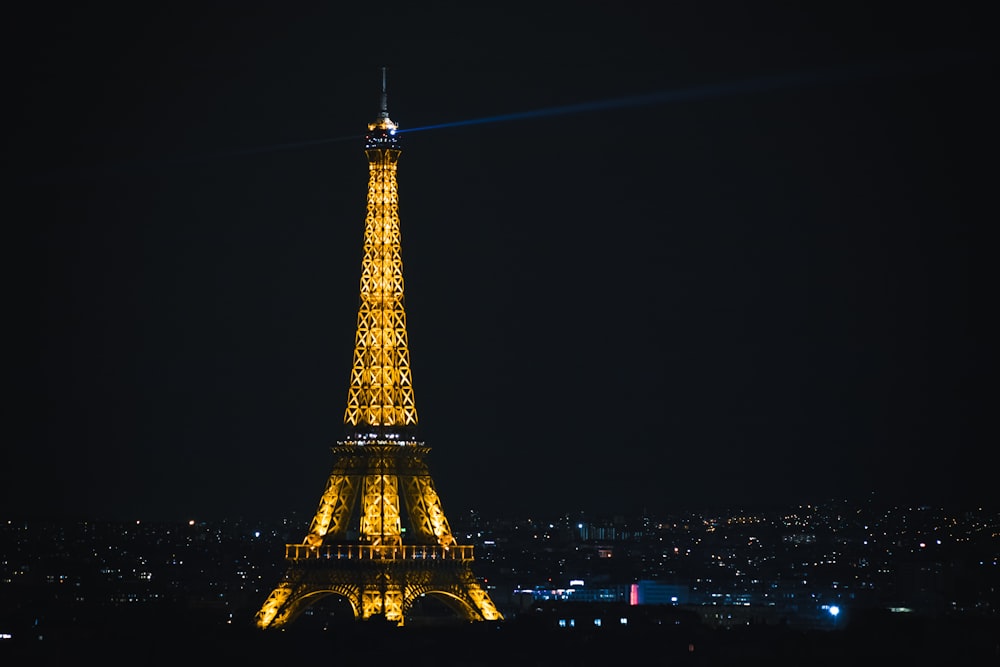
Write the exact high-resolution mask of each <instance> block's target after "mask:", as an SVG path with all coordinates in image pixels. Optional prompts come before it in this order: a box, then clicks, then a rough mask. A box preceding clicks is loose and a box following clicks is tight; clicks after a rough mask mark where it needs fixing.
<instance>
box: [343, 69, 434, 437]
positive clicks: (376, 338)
mask: <svg viewBox="0 0 1000 667" xmlns="http://www.w3.org/2000/svg"><path fill="white" fill-rule="evenodd" d="M396 129H397V126H396V124H395V123H394V122H392V120H390V119H389V111H388V109H387V105H386V70H385V68H382V97H381V109H380V111H379V116H378V118H377V119H376V120H375V122H373V123H369V124H368V130H369V132H368V135H367V136H366V138H365V154H366V155H367V156H368V205H367V211H366V214H365V236H364V257H363V259H362V262H361V298H360V305H359V306H358V326H357V332H356V334H355V338H354V361H353V363H352V365H351V383H350V388H349V389H348V393H347V410H346V411H345V412H344V423H345V424H346V425H347V426H348V427H349V428H351V429H352V430H353V431H354V432H355V433H364V432H366V431H370V432H375V433H377V434H378V435H380V436H381V435H383V434H384V432H385V431H386V430H387V429H388V430H389V431H390V432H397V433H398V432H399V431H400V430H402V429H406V428H408V427H414V426H416V424H417V409H416V404H415V402H414V398H413V378H412V375H411V372H410V350H409V343H408V340H407V334H406V311H405V309H404V307H403V260H402V254H401V252H400V234H399V191H398V187H397V184H396V166H397V163H398V160H399V156H400V153H401V150H400V148H399V144H398V140H397V138H396Z"/></svg>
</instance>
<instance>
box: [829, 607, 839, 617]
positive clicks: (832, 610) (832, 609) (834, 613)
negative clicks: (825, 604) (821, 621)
mask: <svg viewBox="0 0 1000 667" xmlns="http://www.w3.org/2000/svg"><path fill="white" fill-rule="evenodd" d="M829 612H830V616H837V615H838V614H840V607H838V606H837V605H831V606H830V609H829Z"/></svg>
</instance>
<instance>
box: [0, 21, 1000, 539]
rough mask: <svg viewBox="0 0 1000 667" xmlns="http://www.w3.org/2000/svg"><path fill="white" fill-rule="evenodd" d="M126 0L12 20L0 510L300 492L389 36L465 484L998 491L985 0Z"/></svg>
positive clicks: (936, 493) (171, 510)
mask: <svg viewBox="0 0 1000 667" xmlns="http://www.w3.org/2000/svg"><path fill="white" fill-rule="evenodd" d="M88 11H89V10H88ZM129 11H131V12H134V13H132V14H125V15H122V14H116V15H114V16H111V15H110V14H109V15H108V16H101V15H100V13H99V12H98V13H94V14H90V15H88V16H84V10H74V9H67V13H65V14H63V15H62V17H61V18H60V19H48V18H46V19H44V20H42V19H41V18H40V17H25V19H26V20H25V23H24V25H26V27H27V28H28V33H29V34H31V35H32V36H34V37H35V38H36V40H37V42H36V43H33V44H32V45H31V46H30V47H25V57H24V58H23V59H22V60H21V62H22V63H23V64H22V67H21V71H20V72H19V73H18V78H17V79H16V83H17V90H18V91H19V93H20V95H19V103H20V107H19V108H20V112H21V114H20V116H21V117H20V124H19V126H18V127H19V129H20V136H19V138H18V142H17V145H16V147H15V151H14V153H13V155H14V156H15V158H16V160H17V161H18V164H19V166H20V167H21V169H20V171H19V173H18V175H17V176H16V178H15V179H14V184H15V190H16V191H15V194H16V196H17V197H18V201H19V202H22V203H25V204H29V203H30V204H31V206H29V207H27V208H23V209H22V210H26V211H27V213H26V214H25V215H26V219H25V223H24V225H23V226H22V227H20V228H19V230H20V231H17V232H16V233H17V234H18V236H17V237H15V241H16V242H15V243H14V244H13V245H12V247H16V248H18V249H23V250H24V252H23V254H22V259H21V261H20V262H18V263H17V264H16V268H14V270H13V271H11V275H10V276H9V280H8V284H9V285H11V286H12V287H13V291H14V294H13V296H14V299H15V306H16V307H17V313H19V314H21V313H23V315H22V316H20V317H19V318H18V319H17V322H18V323H19V325H20V327H19V330H18V332H19V337H18V342H19V343H21V345H20V346H19V347H18V348H16V349H17V350H18V351H19V352H18V354H17V357H18V358H17V364H16V372H15V373H14V375H13V379H14V381H15V383H16V384H17V387H18V388H19V389H20V392H19V394H18V395H19V396H20V397H21V399H22V400H23V404H22V403H18V410H17V411H18V413H19V416H20V417H21V418H23V419H24V421H23V426H24V427H25V428H24V429H22V431H23V434H22V435H20V436H17V437H15V438H14V439H13V441H12V442H13V443H14V444H12V446H11V449H12V450H13V451H12V456H13V463H12V464H11V465H8V466H5V472H6V474H5V478H4V487H5V492H4V495H3V496H2V499H3V502H2V504H0V509H2V510H3V511H4V514H8V515H22V514H62V513H79V514H84V515H94V516H99V517H102V518H122V519H129V518H150V519H154V518H182V517H187V516H191V517H195V518H197V517H206V518H213V517H215V518H218V517H223V516H236V515H241V516H244V515H246V516H281V515H285V514H288V513H289V512H294V513H296V514H299V515H302V516H305V517H308V516H309V515H310V513H311V512H312V511H313V510H314V509H315V504H316V501H317V498H318V497H319V494H320V493H321V491H322V488H323V484H324V481H325V479H326V478H327V476H328V474H329V472H330V467H331V466H332V464H333V456H332V455H331V453H330V451H329V447H330V446H331V445H333V444H334V442H335V441H336V440H338V439H342V438H343V436H344V432H345V429H344V425H343V421H342V417H343V411H344V406H345V401H346V398H347V388H348V377H349V370H350V361H351V351H352V341H353V336H354V329H355V318H356V315H357V299H358V278H359V275H360V261H361V240H362V239H361V234H362V231H363V229H364V204H365V179H366V166H365V158H364V152H363V134H364V130H365V124H366V123H367V122H368V121H369V120H370V119H371V117H372V116H373V114H374V113H375V112H376V111H377V104H378V92H379V68H380V67H381V66H387V67H388V68H389V69H388V71H389V75H388V102H389V111H390V113H391V115H392V118H393V120H395V121H396V122H397V123H399V124H400V126H401V130H402V131H403V134H402V139H401V141H402V149H403V154H402V157H401V160H400V165H399V187H400V218H401V227H402V241H401V245H402V254H403V274H404V277H405V280H406V292H405V297H406V309H407V317H408V332H409V337H410V351H411V354H412V368H413V376H414V392H415V398H416V405H417V410H418V413H419V415H420V431H419V433H420V437H421V439H422V440H424V441H426V443H427V445H428V446H430V447H431V454H430V455H429V457H428V461H427V462H428V465H429V467H430V471H431V473H432V475H433V476H434V480H435V482H436V484H437V486H438V490H439V491H440V494H441V498H442V502H443V505H444V510H445V512H446V513H448V514H449V515H452V514H454V513H457V512H461V511H464V510H465V509H466V508H481V509H482V510H483V511H484V512H489V513H492V514H496V513H498V512H500V511H509V512H512V513H516V512H523V511H524V510H526V509H528V508H536V507H547V508H551V511H552V512H563V511H574V510H585V511H591V512H594V511H597V510H599V509H600V508H607V507H613V508H618V509H619V510H620V511H623V512H625V511H634V510H636V509H638V508H640V507H649V508H651V509H653V510H656V511H662V510H663V509H665V508H669V507H700V506H708V505H733V504H744V505H748V506H755V505H757V506H759V505H774V504H783V503H794V502H810V501H818V500H822V499H826V498H830V497H855V498H857V497H865V496H867V495H868V494H870V493H872V492H874V493H875V494H876V495H877V496H878V497H879V498H884V499H885V500H886V501H887V502H901V503H906V502H914V503H919V504H924V503H926V504H936V503H940V504H957V505H969V504H983V503H990V502H994V503H995V500H996V494H995V491H994V490H993V487H992V485H991V483H990V480H989V479H988V476H987V475H988V472H987V469H986V468H987V467H986V461H988V460H989V457H988V456H986V455H985V452H986V451H987V447H988V446H989V445H990V443H991V442H992V440H991V437H990V435H991V434H990V432H989V430H988V428H987V424H986V422H985V420H983V419H982V412H983V411H984V409H985V399H984V397H983V394H982V393H980V392H981V389H980V388H979V385H981V384H982V383H983V382H989V381H990V380H991V379H992V377H993V370H992V349H991V344H990V343H989V341H988V337H987V335H986V331H985V328H984V327H985V322H986V318H985V316H984V315H982V314H981V313H982V311H983V310H984V309H985V310H988V306H987V302H985V296H986V289H985V287H984V285H985V284H986V283H987V282H988V275H989V274H991V273H992V271H990V270H989V268H988V265H987V264H986V262H985V258H984V253H985V247H984V245H983V239H982V238H981V235H982V234H983V233H984V231H985V230H984V227H985V225H986V223H987V222H988V221H989V220H991V219H992V217H995V215H994V216H991V215H990V212H993V211H995V204H994V203H993V202H992V201H991V200H990V198H989V196H988V194H989V192H988V190H987V188H988V183H989V179H988V177H987V174H986V172H982V171H979V170H978V169H977V168H975V167H973V165H974V164H976V163H977V162H982V161H983V159H984V158H986V157H989V156H990V155H991V152H992V151H991V150H990V149H991V148H992V147H993V146H994V145H995V144H994V143H993V141H994V137H993V130H992V117H993V116H992V112H993V111H995V105H992V106H991V104H992V103H990V102H988V101H987V97H988V88H989V86H988V79H987V78H986V77H987V73H988V72H989V71H991V67H992V66H993V65H995V61H994V60H991V59H990V58H989V57H987V54H988V53H990V52H988V51H987V49H986V48H985V45H986V35H985V29H984V28H983V27H982V26H983V24H982V23H981V22H980V23H977V20H978V19H979V17H977V16H976V13H975V12H974V11H972V10H971V9H969V8H965V7H962V6H959V7H957V8H954V9H952V10H950V12H951V13H946V14H944V15H942V14H939V13H935V14H933V15H931V14H930V13H928V14H920V13H919V12H918V11H917V10H914V13H911V14H909V15H907V16H905V17H901V16H898V15H897V14H896V13H894V12H889V11H886V12H885V14H880V13H879V12H878V10H872V9H869V10H868V11H869V12H870V14H869V15H867V16H859V15H857V14H854V13H852V11H851V10H848V9H842V10H840V11H834V10H828V11H823V10H812V11H811V12H808V11H805V10H788V9H778V8H776V7H758V8H755V9H749V8H737V7H732V8H727V11H726V12H724V13H721V14H720V15H708V14H702V13H699V12H698V11H695V10H691V11H689V12H684V11H681V10H674V11H675V12H676V13H675V14H674V15H672V16H671V17H670V19H671V20H666V21H664V22H662V23H661V22H654V21H653V17H652V16H650V15H647V14H646V13H645V12H644V11H642V10H639V9H631V10H629V9H615V10H611V9H606V8H598V7H597V6H596V5H595V6H591V5H584V6H583V7H582V8H581V9H579V10H578V11H576V12H573V13H565V14H564V13H561V12H558V11H552V13H551V14H548V13H546V11H544V10H542V11H538V12H536V13H534V14H532V15H531V17H532V20H531V21H527V20H526V19H527V17H528V16H529V15H528V14H526V13H520V12H514V13H513V14H512V15H511V16H509V17H500V16H497V15H488V14H474V13H468V14H467V13H464V12H459V13H448V12H442V13H440V14H431V13H427V14H424V13H421V12H420V11H418V10H415V9H409V10H400V11H399V12H395V13H392V12H390V14H391V15H390V16H381V15H378V14H376V13H373V14H370V15H369V14H367V13H366V12H367V10H358V14H357V15H354V16H345V15H343V14H340V13H337V12H334V11H332V10H317V9H314V10H311V11H310V12H309V13H303V14H301V15H295V14H291V13H288V12H286V11H279V10H273V11H271V10H262V9H257V10H249V11H247V12H246V13H244V14H241V15H239V16H232V15H230V13H229V11H228V10H226V9H225V8H223V7H221V6H214V7H209V8H208V9H207V10H205V11H204V12H203V13H201V14H199V16H198V17H186V16H183V15H180V14H177V15H174V14H170V13H169V12H168V10H159V13H155V14H154V13H146V12H147V10H138V9H132V10H129ZM469 11H470V12H471V10H469ZM74 12H75V13H74ZM111 19H114V20H115V21H116V22H117V23H115V24H112V23H111ZM189 19H190V20H189ZM103 20H108V21H109V25H102V21H103ZM486 21H488V22H489V25H490V27H491V29H490V30H489V31H477V30H475V28H476V27H477V26H482V25H483V22H486ZM122 23H124V24H126V25H129V26H131V27H132V28H133V29H132V30H127V31H118V30H115V29H114V25H120V24H122ZM366 26H373V27H366ZM44 28H50V29H51V31H50V33H48V34H46V33H44V32H43V29H44ZM366 30H381V31H383V32H382V34H385V35H386V39H385V44H384V45H380V46H377V47H372V46H371V45H370V43H369V40H368V39H367V38H366V34H367V33H366ZM513 35H516V36H517V38H516V39H513V40H512V39H511V36H513ZM515 45H516V46H515ZM466 121H468V122H466ZM477 121H481V122H477ZM419 128H427V129H424V130H423V131H415V130H417V129H419ZM407 130H410V131H409V132H407ZM19 254H21V253H19ZM22 407H23V409H22Z"/></svg>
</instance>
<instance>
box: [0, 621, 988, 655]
mask: <svg viewBox="0 0 1000 667" xmlns="http://www.w3.org/2000/svg"><path fill="white" fill-rule="evenodd" d="M148 620H149V619H146V620H142V619H137V618H136V619H129V618H127V617H123V618H121V619H118V621H117V622H116V623H114V624H109V625H103V626H97V627H87V625H86V624H85V623H84V624H81V625H79V626H76V627H74V628H73V629H70V630H68V631H66V632H64V633H62V634H61V635H60V636H58V637H55V638H53V637H49V638H44V637H43V638H42V639H41V640H39V639H37V638H35V637H31V638H30V639H29V638H27V637H28V636H30V633H27V634H24V633H22V635H23V637H24V638H20V637H19V638H13V639H8V640H4V641H0V665H9V666H11V667H15V666H19V665H32V666H42V665H78V664H95V665H183V664H185V663H190V664H199V665H200V664H209V663H216V664H225V665H275V666H277V665H289V664H295V663H311V664H362V663H372V662H378V663H380V664H399V665H406V666H407V667H410V666H423V665H428V666H430V665H433V666H435V667H493V666H499V665H518V666H525V667H532V666H538V667H542V666H553V667H555V666H562V665H567V666H572V665H581V666H585V665H607V666H609V667H611V666H617V665H741V666H743V665H805V666H809V667H813V666H822V665H831V666H833V665H836V666H837V667H844V666H845V665H846V666H847V667H850V665H851V663H855V664H863V665H906V666H907V667H909V666H912V665H951V666H960V665H991V666H995V665H1000V625H998V623H997V620H996V619H994V618H991V617H988V618H982V617H974V618H943V619H941V618H938V619H921V618H895V617H887V616H884V615H880V614H872V615H871V616H870V617H868V618H863V619H856V620H855V621H854V622H852V624H851V625H849V626H845V627H844V628H843V629H840V630H802V629H793V628H787V627H781V626H758V627H753V626H750V627H745V628H739V629H728V630H717V629H710V628H706V627H704V626H696V627H690V626H688V627H680V628H677V627H669V626H664V627H657V628H642V629H638V630H636V629H624V628H610V629H585V630H581V629H565V628H564V629H556V628H541V627H533V626H531V625H529V624H525V623H519V622H515V621H511V622H505V623H502V624H499V625H493V624H485V623H478V624H472V625H463V626H460V627H410V626H407V627H403V628H399V627H394V626H391V627H384V626H380V625H376V624H374V623H348V624H342V625H338V626H333V627H331V628H328V629H325V630H324V629H321V628H315V627H302V628H297V627H295V626H293V627H291V628H289V629H288V630H286V631H277V632H261V631H258V630H256V629H255V628H252V627H248V626H240V627H236V626H226V627H222V628H218V627H212V628H209V627H204V626H199V625H195V624H186V623H184V622H180V623H178V622H160V623H158V624H150V623H148Z"/></svg>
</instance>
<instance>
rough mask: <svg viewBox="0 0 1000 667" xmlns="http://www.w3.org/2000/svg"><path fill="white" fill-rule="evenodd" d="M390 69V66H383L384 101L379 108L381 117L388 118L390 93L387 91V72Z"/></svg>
mask: <svg viewBox="0 0 1000 667" xmlns="http://www.w3.org/2000/svg"><path fill="white" fill-rule="evenodd" d="M388 70H389V68H388V67H383V68H382V103H381V106H380V108H379V109H380V113H379V116H380V117H381V118H388V117H389V99H388V95H387V94H386V92H385V80H386V72H387V71H388Z"/></svg>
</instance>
